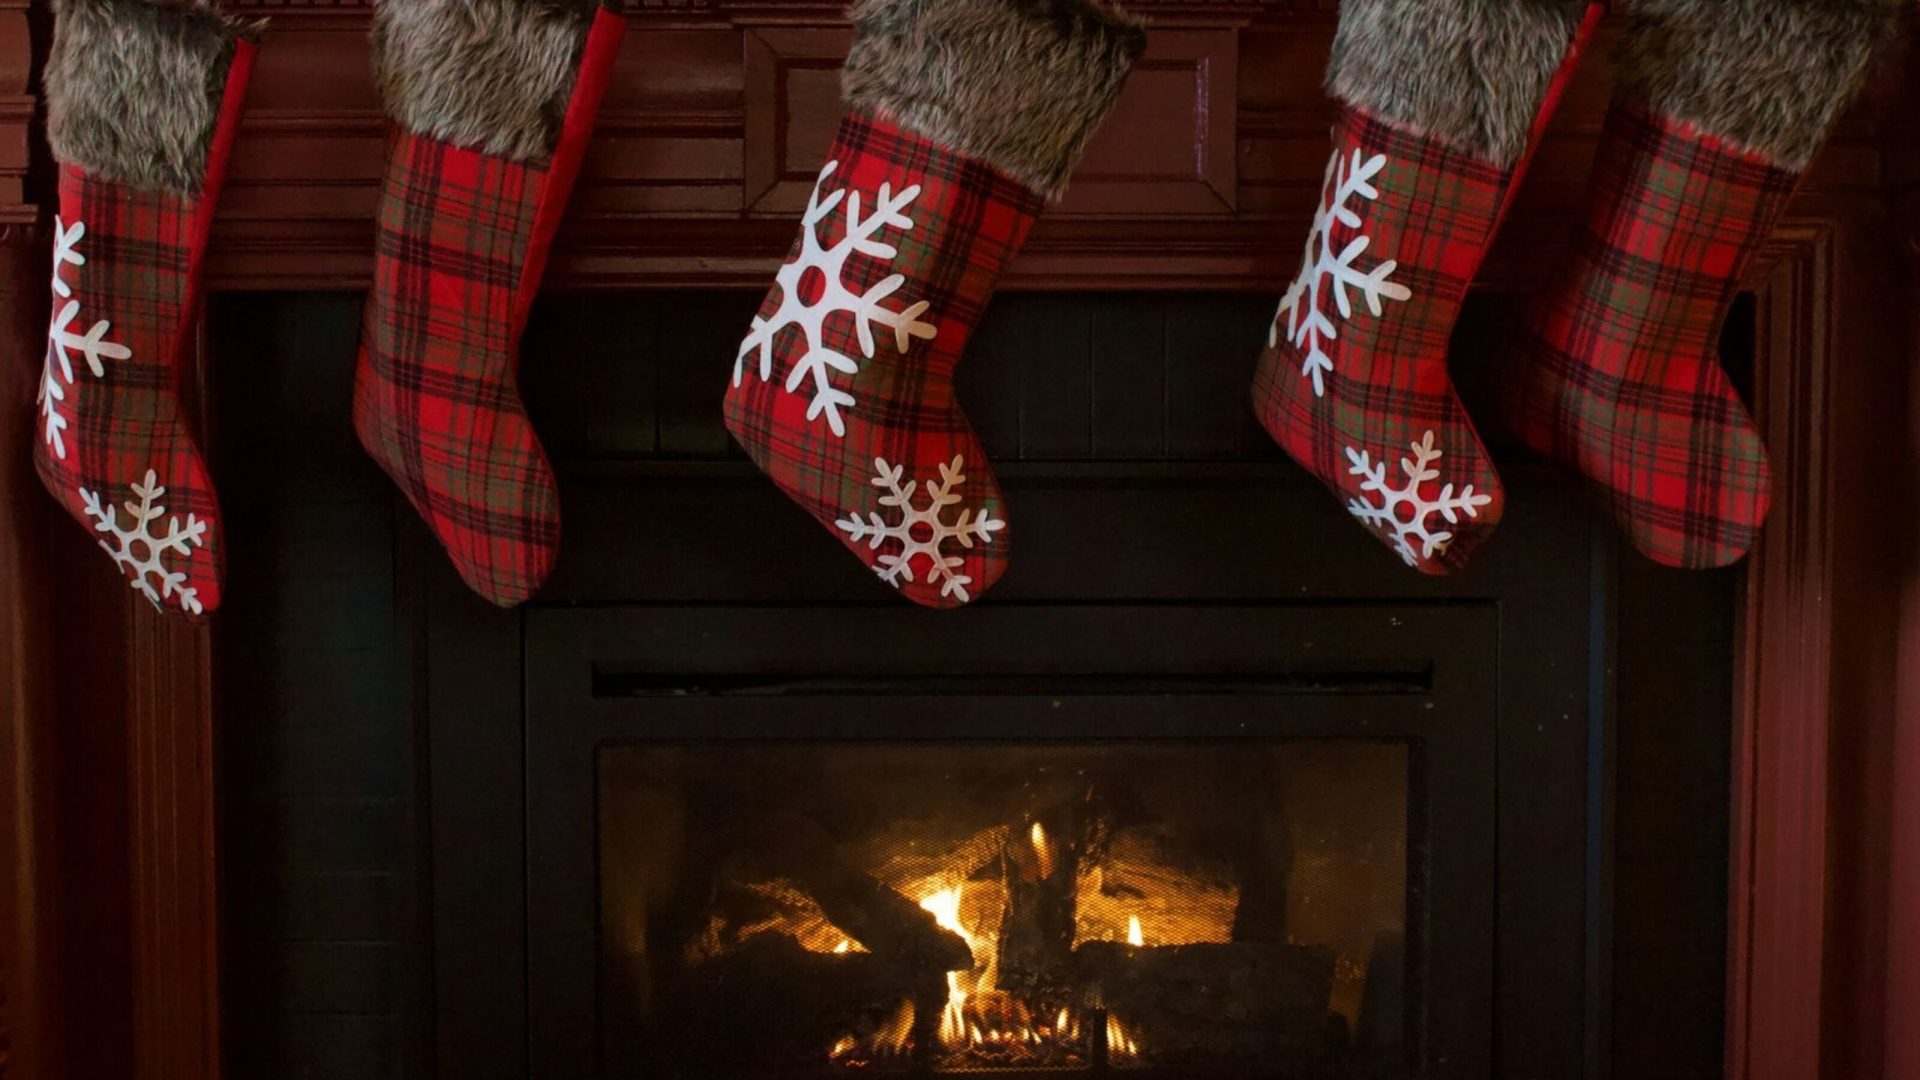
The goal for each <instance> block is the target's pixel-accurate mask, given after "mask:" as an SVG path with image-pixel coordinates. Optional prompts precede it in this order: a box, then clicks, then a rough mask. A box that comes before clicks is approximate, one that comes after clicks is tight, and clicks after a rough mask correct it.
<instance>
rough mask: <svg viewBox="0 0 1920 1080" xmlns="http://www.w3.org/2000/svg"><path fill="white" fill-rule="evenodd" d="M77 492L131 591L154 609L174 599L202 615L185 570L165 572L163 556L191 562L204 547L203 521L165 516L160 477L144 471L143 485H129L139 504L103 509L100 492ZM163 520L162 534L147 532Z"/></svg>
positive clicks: (189, 517)
mask: <svg viewBox="0 0 1920 1080" xmlns="http://www.w3.org/2000/svg"><path fill="white" fill-rule="evenodd" d="M79 492H80V501H81V503H82V505H83V506H84V508H85V510H86V513H87V516H88V517H90V518H92V519H93V522H94V525H93V528H94V531H95V532H101V533H106V534H107V536H106V537H103V538H102V539H101V541H100V547H101V548H102V549H103V550H105V551H106V553H107V554H109V555H111V556H113V561H114V562H115V563H116V564H118V565H119V566H120V567H121V568H122V569H123V570H125V571H126V573H127V576H128V577H129V578H131V579H132V585H133V587H134V588H135V589H137V590H139V591H140V592H141V593H142V594H144V595H145V596H146V598H147V599H148V600H151V601H153V606H154V607H156V608H157V607H159V606H160V605H161V601H162V600H166V599H170V598H178V600H179V602H180V606H181V607H182V608H183V609H185V610H186V611H189V612H191V613H193V614H195V615H198V614H200V611H201V607H200V593H199V590H198V589H194V588H191V587H189V586H188V585H187V575H186V573H185V572H184V571H179V572H176V571H171V570H168V569H167V564H166V562H165V557H166V556H169V555H178V556H179V557H181V558H183V559H191V558H193V549H194V548H196V547H199V546H202V545H204V544H205V543H206V534H207V523H206V522H204V521H201V520H200V519H199V518H196V517H194V516H193V515H192V514H188V515H187V516H186V518H185V520H182V519H181V518H179V517H167V508H166V507H165V506H164V505H161V504H160V499H161V498H162V497H163V496H165V495H166V493H167V489H166V488H164V487H161V486H160V478H159V477H158V476H157V475H155V474H154V471H153V470H152V469H148V470H147V478H146V480H145V481H144V482H140V483H136V484H134V485H133V494H134V497H135V498H137V499H138V500H139V501H138V502H132V501H129V502H126V503H124V504H122V505H121V506H118V507H115V506H106V505H103V504H102V503H103V500H102V499H101V497H100V495H99V493H97V492H93V491H88V490H87V489H86V488H80V489H79ZM123 509H124V510H125V511H126V512H127V521H126V523H125V524H122V523H121V521H120V511H121V510H123ZM162 518H165V519H166V528H167V531H166V534H165V535H163V536H162V535H156V534H155V533H154V532H153V531H152V530H151V529H150V528H149V526H151V525H152V524H153V523H154V522H155V521H158V520H160V519H162Z"/></svg>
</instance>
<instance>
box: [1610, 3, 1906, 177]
mask: <svg viewBox="0 0 1920 1080" xmlns="http://www.w3.org/2000/svg"><path fill="white" fill-rule="evenodd" d="M1903 2H1904V0H1636V2H1634V3H1632V4H1630V5H1629V6H1628V9H1627V10H1628V11H1629V12H1630V13H1631V15H1632V20H1631V22H1630V23H1629V25H1628V28H1627V32H1626V36H1625V37H1624V38H1622V39H1621V42H1620V48H1619V51H1618V53H1617V54H1616V55H1615V66H1616V67H1617V68H1618V69H1619V76H1620V86H1621V89H1622V92H1623V93H1626V94H1630V95H1634V96H1637V97H1638V98H1640V99H1641V100H1643V101H1644V102H1645V103H1646V104H1647V105H1648V106H1649V107H1650V108H1652V109H1653V110H1654V111H1655V112H1656V113H1658V114H1660V115H1663V116H1671V117H1674V118H1676V119H1680V120H1684V121H1686V122H1687V123H1689V124H1692V125H1693V126H1694V127H1697V128H1699V129H1700V130H1702V131H1704V132H1706V133H1708V134H1710V135H1716V136H1718V137H1720V138H1723V139H1726V140H1727V141H1729V142H1731V143H1733V144H1734V145H1736V146H1739V147H1741V148H1743V149H1746V150H1748V151H1750V152H1753V153H1756V154H1759V155H1760V156H1762V157H1765V158H1766V159H1768V160H1769V161H1771V162H1773V163H1774V164H1777V165H1780V166H1782V167H1785V168H1787V169H1790V170H1793V171H1796V172H1797V171H1799V170H1801V169H1804V168H1805V167H1806V165H1807V162H1808V161H1810V160H1811V159H1812V158H1813V155H1814V152H1815V151H1816V150H1818V149H1819V148H1820V144H1821V142H1822V141H1824V140H1825V138H1826V134H1827V129H1828V128H1829V127H1831V126H1832V125H1833V122H1834V120H1835V118H1837V117H1838V116H1839V115H1840V111H1841V110H1842V109H1844V108H1846V107H1847V104H1848V103H1849V102H1851V101H1852V100H1853V97H1854V94H1855V93H1857V92H1858V91H1859V89H1860V83H1861V82H1862V80H1864V79H1865V78H1866V71H1867V62H1868V60H1869V59H1870V58H1871V57H1872V54H1873V50H1874V46H1876V45H1878V44H1880V43H1881V42H1883V41H1886V40H1888V39H1890V38H1891V37H1892V36H1893V30H1894V24H1895V20H1896V19H1897V18H1898V15H1899V11H1900V8H1901V6H1902V3H1903Z"/></svg>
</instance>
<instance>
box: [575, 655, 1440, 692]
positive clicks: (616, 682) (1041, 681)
mask: <svg viewBox="0 0 1920 1080" xmlns="http://www.w3.org/2000/svg"><path fill="white" fill-rule="evenodd" d="M1433 672H1434V665H1433V664H1431V663H1428V664H1423V665H1421V666H1419V667H1407V668H1401V669H1393V670H1379V669H1373V670H1354V671H1337V670H1321V671H1295V672H1273V673H1270V674H1260V675H1180V674H1140V675H1134V674H1077V675H1034V674H1019V675H993V674H975V675H944V676H927V677H909V678H874V677H872V676H861V675H783V674H768V673H755V674H742V675H731V674H714V675H676V674H654V673H643V672H629V671H603V670H599V669H595V671H594V672H593V696H594V697H595V698H616V699H617V698H660V697H670V698H691V697H709V698H711V697H828V696H868V697H915V696H956V697H1102V696H1142V695H1146V696H1215V697H1236V696H1242V697H1272V696H1277V695H1369V696H1372V695H1383V694H1392V695H1421V694H1430V693H1432V692H1433Z"/></svg>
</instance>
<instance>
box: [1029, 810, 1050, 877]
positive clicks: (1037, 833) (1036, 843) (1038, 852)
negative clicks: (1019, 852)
mask: <svg viewBox="0 0 1920 1080" xmlns="http://www.w3.org/2000/svg"><path fill="white" fill-rule="evenodd" d="M1027 838H1028V839H1029V840H1031V841H1033V854H1034V857H1035V858H1037V859H1039V860H1040V878H1041V880H1043V881H1044V880H1046V879H1047V878H1050V877H1052V876H1053V845H1052V844H1050V843H1048V842H1047V828H1046V826H1044V825H1042V824H1040V823H1039V822H1038V821H1036V822H1034V823H1033V829H1032V830H1031V831H1030V832H1028V834H1027Z"/></svg>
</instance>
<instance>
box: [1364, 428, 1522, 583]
mask: <svg viewBox="0 0 1920 1080" xmlns="http://www.w3.org/2000/svg"><path fill="white" fill-rule="evenodd" d="M1410 445H1411V447H1412V449H1413V456H1412V457H1410V458H1401V459H1400V471H1401V472H1404V473H1406V476H1407V482H1406V486H1405V487H1402V488H1393V487H1390V486H1388V483H1387V463H1386V462H1384V461H1382V462H1379V463H1378V464H1376V463H1375V462H1374V461H1373V460H1372V458H1371V457H1369V456H1368V455H1367V454H1366V452H1364V451H1361V450H1355V449H1354V448H1353V447H1351V446H1349V447H1347V461H1348V462H1349V464H1350V465H1351V468H1349V469H1348V470H1347V472H1348V473H1349V474H1351V475H1353V476H1358V477H1361V481H1360V495H1358V496H1356V497H1354V498H1352V499H1349V500H1348V501H1347V511H1348V512H1349V513H1351V514H1352V515H1353V516H1354V517H1356V518H1359V519H1360V521H1361V523H1362V524H1364V525H1366V526H1368V527H1369V528H1372V529H1375V530H1377V531H1379V532H1380V533H1381V534H1382V535H1391V536H1392V537H1393V547H1394V550H1395V551H1398V552H1399V553H1400V557H1401V558H1402V559H1405V560H1406V563H1407V565H1408V566H1413V565H1416V563H1417V562H1418V561H1419V560H1421V559H1431V558H1433V557H1434V556H1435V555H1438V554H1440V553H1442V552H1444V551H1446V550H1447V545H1448V544H1450V543H1452V542H1453V533H1452V532H1450V531H1447V530H1438V531H1436V530H1435V529H1434V528H1433V526H1434V525H1435V524H1437V523H1435V522H1433V521H1432V518H1433V516H1434V515H1435V514H1438V515H1440V517H1441V518H1443V519H1445V521H1446V523H1447V524H1449V525H1456V524H1459V521H1460V516H1461V515H1465V516H1466V517H1469V518H1477V517H1479V516H1480V508H1481V507H1483V506H1485V505H1487V504H1488V503H1490V502H1492V501H1493V496H1491V495H1476V494H1474V491H1473V485H1472V484H1468V485H1467V486H1466V487H1464V488H1461V489H1460V491H1459V493H1458V494H1455V493H1454V490H1453V485H1452V484H1448V485H1446V486H1445V487H1442V488H1441V489H1440V494H1439V495H1438V496H1437V497H1436V498H1434V499H1432V500H1428V499H1424V498H1422V497H1421V496H1420V485H1422V484H1426V483H1430V482H1432V481H1434V480H1438V479H1439V478H1440V471H1439V470H1438V469H1435V468H1433V463H1434V462H1436V461H1438V460H1440V458H1441V457H1442V456H1443V455H1442V454H1441V452H1440V451H1439V450H1436V449H1434V445H1433V432H1431V431H1429V432H1427V433H1426V435H1425V436H1424V437H1423V438H1422V439H1421V440H1420V441H1419V442H1416V443H1412V444H1410ZM1374 495H1377V496H1379V500H1378V501H1377V502H1376V501H1375V500H1374V499H1372V498H1370V497H1369V496H1374Z"/></svg>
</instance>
